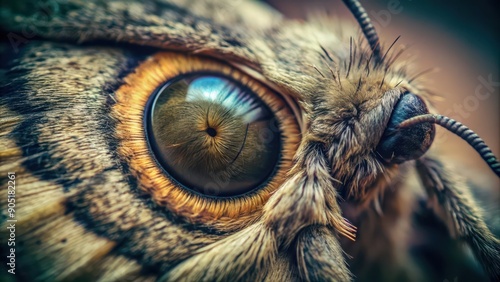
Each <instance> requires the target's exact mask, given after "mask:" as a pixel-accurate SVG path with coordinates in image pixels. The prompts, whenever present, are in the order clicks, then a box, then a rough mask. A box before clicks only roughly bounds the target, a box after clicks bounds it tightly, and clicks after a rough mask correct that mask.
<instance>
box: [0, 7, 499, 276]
mask: <svg viewBox="0 0 500 282" xmlns="http://www.w3.org/2000/svg"><path fill="white" fill-rule="evenodd" d="M174 2H175V3H174ZM40 5H41V4H40V3H39V2H38V1H25V2H22V3H18V2H12V3H9V4H8V6H6V7H2V8H1V9H0V26H1V27H2V29H3V30H4V31H6V32H5V34H6V38H7V39H6V40H7V41H6V42H7V43H9V44H10V48H9V47H7V49H9V50H8V51H5V54H6V55H3V57H5V58H8V62H6V63H5V64H3V65H2V71H1V72H0V77H2V80H1V84H0V94H1V100H0V112H1V117H0V119H1V121H2V128H1V132H0V144H1V147H0V156H1V157H2V159H1V161H0V171H1V172H2V175H1V176H0V177H2V178H1V181H2V182H1V183H2V187H3V186H4V185H5V182H6V179H5V178H4V177H5V175H6V173H5V172H7V171H15V172H16V174H17V175H18V182H17V186H18V189H17V203H18V206H17V210H18V213H17V219H18V225H17V228H18V229H17V230H18V231H17V232H18V233H17V236H18V237H17V241H16V247H17V253H16V256H17V258H18V269H20V270H21V269H22V272H21V271H20V273H19V274H18V276H17V277H18V278H19V279H26V280H40V281H53V280H72V279H81V280H89V279H91V280H99V279H100V280H101V281H124V280H125V281H154V280H156V279H160V281H178V280H181V281H196V280H200V281H237V280H243V281H262V280H267V281H279V280H283V281H293V280H299V281H300V280H302V281H347V280H350V279H351V278H352V277H354V276H355V277H357V278H358V279H360V280H365V281H367V280H371V279H374V277H376V278H377V279H383V280H390V281H397V280H402V279H404V280H420V279H431V280H436V281H443V279H445V278H448V277H446V276H445V277H443V276H441V275H440V274H436V275H434V274H433V272H435V271H436V269H437V268H439V267H437V266H433V265H429V264H428V263H425V262H422V261H420V262H419V261H418V255H414V254H412V253H411V252H410V247H411V245H412V241H411V240H410V238H411V234H412V233H416V232H417V231H418V228H415V227H413V226H412V224H411V222H412V217H413V216H414V215H413V211H422V210H423V211H428V209H427V208H425V206H421V205H419V200H421V199H424V200H425V199H427V198H428V199H429V200H430V202H431V203H435V202H432V201H433V200H434V199H436V196H437V199H439V201H438V202H439V204H438V205H433V206H432V208H433V211H435V214H434V213H431V215H430V217H432V218H436V215H437V216H438V217H439V218H441V219H443V220H444V223H445V224H446V225H447V226H448V229H449V231H451V234H452V235H455V237H456V238H458V239H462V240H464V241H465V242H467V243H469V244H470V246H471V248H472V250H473V251H474V253H475V254H476V255H477V257H478V258H479V261H480V264H482V265H484V267H485V269H486V270H488V273H489V275H490V277H492V279H495V278H498V275H499V269H500V266H499V262H498V256H499V243H498V240H497V239H496V238H494V237H493V235H492V234H491V232H490V231H489V230H488V228H487V226H486V225H485V223H484V221H483V220H482V216H481V213H480V212H479V209H478V208H477V205H476V203H475V201H474V199H473V198H472V197H471V196H470V195H469V194H468V193H467V192H465V191H467V189H468V188H467V186H466V185H465V182H464V181H463V180H461V179H459V178H458V177H457V178H455V176H454V173H453V172H452V170H451V169H448V168H447V167H445V166H442V165H441V163H440V162H438V161H436V160H434V159H422V160H420V161H418V162H417V171H418V173H419V177H420V178H422V179H423V180H424V181H423V184H424V185H423V187H421V185H419V182H418V180H417V179H416V177H415V162H407V163H405V164H403V165H386V164H385V163H383V162H382V161H381V160H380V158H379V157H378V156H377V153H376V151H375V148H376V147H377V145H378V143H379V140H380V138H381V137H382V135H383V132H384V129H385V126H386V125H387V123H388V121H389V119H390V116H391V113H392V110H393V108H394V106H395V104H396V103H397V101H398V99H399V97H400V96H401V95H402V94H403V93H404V92H405V91H411V92H412V93H413V94H415V95H418V96H419V97H420V98H421V99H423V101H425V102H426V103H429V98H430V97H429V93H428V92H427V91H426V90H425V88H423V86H422V85H420V84H418V83H417V82H416V81H415V80H414V79H413V78H412V74H414V72H412V71H411V70H409V69H408V62H404V61H403V62H400V61H398V60H397V56H398V54H400V53H399V52H398V51H399V50H397V49H393V50H392V51H391V52H389V53H388V55H387V58H386V60H385V63H383V64H377V63H375V62H374V61H373V60H371V53H370V51H369V48H368V47H367V45H366V43H365V42H364V40H363V39H362V38H361V37H360V35H359V31H358V28H357V26H356V25H354V24H353V23H351V24H352V25H347V24H344V25H343V26H342V28H341V27H340V25H339V24H338V22H337V21H336V20H331V19H327V18H325V17H321V16H318V17H316V18H314V19H312V20H311V21H309V22H295V21H288V20H284V19H281V16H279V15H278V14H277V13H276V12H274V11H271V10H270V9H267V8H265V7H263V6H261V4H256V3H252V2H243V3H242V4H241V5H242V6H238V7H234V8H235V10H224V9H227V7H233V6H231V1H229V0H228V1H206V2H199V1H172V2H167V1H78V0H68V1H60V2H59V1H54V2H50V5H45V6H40ZM236 8H238V10H236ZM256 18H258V19H259V20H255V19H256ZM35 35H36V36H35ZM383 46H386V45H383ZM165 49H167V50H174V51H177V52H182V53H190V54H192V55H197V56H206V57H211V58H217V59H219V60H220V61H222V62H224V63H225V64H228V65H232V66H234V67H237V68H239V69H241V70H242V71H244V72H247V73H248V74H249V75H250V76H254V77H255V78H256V79H258V80H260V81H261V82H262V83H263V84H265V85H267V86H268V87H270V88H272V89H274V90H276V91H277V92H279V93H280V95H282V96H284V97H287V99H288V101H292V102H294V103H297V104H298V105H300V113H296V114H299V116H297V119H298V120H300V122H299V124H300V125H302V135H301V137H302V138H301V140H300V147H299V148H298V150H297V151H296V152H295V156H294V166H293V167H292V168H291V169H290V171H289V172H288V174H287V176H286V177H285V179H283V181H282V183H281V185H280V186H279V187H278V188H277V189H276V190H275V191H274V192H273V193H272V195H271V197H270V198H269V200H268V201H267V202H266V203H265V204H264V205H263V207H261V208H258V209H256V210H254V211H253V213H252V216H250V217H237V216H235V217H234V218H230V219H231V221H227V218H225V219H224V218H222V219H220V221H218V220H212V221H206V222H200V221H193V220H189V217H188V216H184V215H183V214H180V213H177V211H173V210H170V209H169V208H168V205H165V204H164V203H160V202H157V201H155V198H153V197H152V196H151V195H150V194H148V193H146V192H145V191H144V190H141V189H140V187H141V185H142V184H141V183H142V181H144V178H147V177H148V176H144V175H141V173H142V171H134V172H132V170H131V168H130V166H129V161H132V160H133V158H134V152H130V154H128V155H127V156H124V149H123V148H121V147H120V146H121V144H122V142H123V139H124V138H123V136H126V135H127V132H116V130H117V129H121V128H122V127H120V124H122V123H123V122H124V120H123V119H125V118H126V117H125V116H124V115H117V114H116V112H114V111H113V109H115V108H116V107H117V106H118V107H119V106H120V104H119V103H120V102H122V100H120V99H122V98H123V97H122V98H120V97H118V98H119V99H117V93H118V94H120V95H124V94H123V93H125V94H127V93H128V92H126V91H123V89H122V88H121V87H124V85H125V84H126V83H124V80H123V79H124V78H125V77H129V76H130V75H133V73H134V70H136V69H137V68H138V67H139V66H140V65H141V64H143V63H144V61H145V60H146V59H147V58H150V57H151V56H153V55H154V54H156V53H157V52H159V51H160V50H165ZM0 50H5V48H3V49H0ZM384 50H386V49H384ZM125 80H126V79H125ZM131 95H133V94H131ZM118 96H119V95H118ZM117 104H118V105H117ZM118 148H120V150H118ZM127 149H128V150H133V148H131V147H130V148H125V150H127ZM423 188H425V189H423ZM436 188H437V189H436ZM423 191H427V192H428V194H425V193H424V192H423ZM429 196H430V197H429ZM0 203H1V207H2V212H4V211H5V208H4V207H5V206H6V198H5V197H0ZM2 216H3V217H2V223H3V224H4V225H5V224H6V223H4V219H6V214H2ZM345 217H347V218H349V219H350V221H352V223H350V222H349V221H348V220H346V219H345ZM200 218H201V219H203V218H204V217H203V216H202V217H200ZM225 220H226V221H225ZM227 222H231V223H234V224H231V226H227V224H226V223H227ZM353 224H354V225H353ZM440 224H441V223H439V222H438V223H437V224H436V225H437V226H442V224H441V225H440ZM4 225H2V229H1V231H0V236H1V238H2V242H1V243H2V244H1V246H0V249H1V250H2V255H3V254H4V247H5V246H6V244H5V242H4V238H6V237H5V236H6V234H7V232H8V231H6V230H7V229H6V228H5V226H4ZM355 226H357V227H358V229H357V230H356V227H355ZM432 232H433V231H429V234H433V233H432ZM437 233H438V234H446V235H442V237H443V238H444V239H442V240H443V242H454V243H456V242H455V241H453V240H452V239H450V238H449V236H447V231H446V230H445V229H444V228H443V230H440V231H438V232H437ZM347 238H349V239H352V240H354V239H356V241H355V242H352V241H349V240H348V239H347ZM426 244H428V243H426ZM449 249H453V250H454V252H453V253H452V252H451V251H449ZM436 250H437V251H436V252H439V253H440V254H441V255H442V256H443V257H444V261H445V264H446V263H448V260H449V261H450V265H451V266H449V267H450V268H451V269H452V271H450V272H446V273H444V274H443V275H447V274H448V273H457V272H459V270H460V267H461V265H466V264H467V265H468V264H469V262H470V260H471V258H470V256H467V254H464V252H463V250H461V249H460V247H457V246H456V244H455V245H453V246H452V247H450V248H445V247H444V246H437V247H436ZM421 257H422V256H421ZM421 257H420V258H421ZM451 257H456V258H457V259H456V260H451V259H450V258H451ZM495 258H496V259H495ZM457 261H458V262H457ZM419 263H420V265H419ZM453 263H454V264H453ZM429 269H430V270H429ZM463 273H465V274H464V275H465V276H466V277H469V276H467V275H472V276H473V277H475V278H476V279H478V277H482V278H484V276H483V275H484V274H483V273H482V272H481V270H480V269H478V268H477V265H474V266H473V267H472V269H469V270H465V271H464V272H463ZM471 273H472V274H471Z"/></svg>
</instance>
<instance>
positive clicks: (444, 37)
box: [266, 0, 500, 211]
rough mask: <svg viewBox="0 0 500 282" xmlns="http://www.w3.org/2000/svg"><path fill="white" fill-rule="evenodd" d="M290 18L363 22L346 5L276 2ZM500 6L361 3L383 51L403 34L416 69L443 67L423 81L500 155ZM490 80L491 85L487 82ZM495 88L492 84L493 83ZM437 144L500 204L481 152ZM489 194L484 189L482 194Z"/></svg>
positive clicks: (446, 136) (442, 107) (448, 138)
mask: <svg viewBox="0 0 500 282" xmlns="http://www.w3.org/2000/svg"><path fill="white" fill-rule="evenodd" d="M266 2H267V3H268V4H270V5H271V6H273V7H274V8H276V9H277V10H279V11H280V12H282V13H284V14H285V15H286V16H287V17H291V18H298V19H305V18H306V17H307V15H308V14H309V13H310V12H314V11H318V10H319V11H326V13H327V14H329V15H331V16H338V17H341V18H343V19H346V20H349V21H351V22H353V23H355V20H354V18H353V16H352V15H351V14H350V12H349V11H348V10H347V8H345V6H344V5H343V3H342V1H340V0H334V1H332V0H310V1H301V0H269V1H266ZM499 2H500V1H497V0H495V1H493V0H487V1H486V0H482V1H431V0H420V1H412V0H399V1H398V0H371V1H361V3H362V4H363V6H364V7H365V9H366V11H367V12H368V14H369V16H370V18H371V19H372V21H373V22H374V25H375V27H376V28H377V32H378V33H379V37H380V38H381V42H382V46H385V47H386V48H387V46H388V45H389V44H390V43H392V41H393V40H394V39H396V37H398V36H399V35H401V38H400V39H399V41H398V43H397V45H401V44H404V45H406V46H411V48H410V49H409V50H408V51H407V52H406V53H405V54H404V55H403V57H405V55H406V56H410V55H416V56H417V57H418V60H417V61H416V62H415V64H416V66H415V67H416V69H418V70H426V69H429V68H433V67H437V68H438V71H437V72H433V73H429V74H427V75H425V77H422V79H425V81H426V84H427V86H428V88H430V90H432V91H433V92H434V93H436V94H438V95H440V96H442V97H443V99H442V101H437V102H436V103H435V104H434V106H435V107H436V108H437V110H438V111H439V113H441V114H444V115H447V116H449V117H451V118H454V119H456V120H458V121H460V122H462V123H464V124H465V125H467V126H468V127H470V128H471V129H472V130H474V131H475V132H476V133H478V134H479V136H481V137H482V138H483V139H484V140H485V141H486V144H488V145H489V146H490V147H491V149H492V150H493V152H494V153H495V155H496V156H499V155H500V131H499V128H500V111H499V108H500V107H499V106H500V52H499V51H500V38H499V37H500V36H499V34H500V30H499V26H500V25H499V23H500V21H499V17H498V14H499V12H500V9H499ZM487 81H489V83H487ZM488 84H489V85H488ZM435 145H439V150H440V152H442V153H443V154H445V155H446V156H449V158H452V159H453V160H456V166H457V167H458V168H459V169H463V172H464V174H467V175H469V176H471V177H472V181H474V183H476V184H478V185H480V186H483V187H490V188H492V190H493V191H494V194H495V202H496V203H497V205H496V208H495V207H493V208H495V209H496V210H497V211H498V210H499V208H498V206H499V205H498V203H500V189H498V188H500V181H499V180H498V178H497V177H496V176H495V175H494V173H493V172H491V171H490V170H489V168H488V166H487V165H486V164H485V163H484V162H483V161H482V159H481V158H480V157H479V155H478V154H477V153H476V152H475V151H474V150H473V149H471V148H470V147H469V146H468V145H467V143H465V142H464V141H462V140H461V139H460V138H458V137H456V136H454V135H452V134H450V133H448V132H447V131H446V130H442V129H441V130H439V129H438V134H437V136H436V139H435ZM478 192H479V193H481V191H478Z"/></svg>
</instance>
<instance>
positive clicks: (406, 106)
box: [377, 93, 436, 164]
mask: <svg viewBox="0 0 500 282" xmlns="http://www.w3.org/2000/svg"><path fill="white" fill-rule="evenodd" d="M428 113H429V110H428V109H427V106H426V105H425V103H424V101H423V100H422V99H420V98H419V97H418V96H417V95H415V94H412V93H406V94H404V95H403V96H402V97H401V98H400V99H399V101H398V103H397V104H396V106H395V107H394V110H393V111H392V115H391V118H390V120H389V123H388V124H387V127H386V129H385V132H384V134H383V136H382V138H381V140H380V142H379V144H378V146H377V152H378V154H379V155H380V156H381V157H382V158H383V159H384V161H385V162H386V163H391V164H399V163H403V162H405V161H409V160H415V159H418V158H420V157H421V156H422V155H423V154H425V152H427V150H428V149H429V147H430V146H431V144H432V141H433V140H434V135H435V131H436V130H435V126H434V124H432V123H421V124H418V125H415V126H412V127H409V128H398V125H399V124H400V123H401V122H403V121H404V120H407V119H409V118H411V117H415V116H419V115H423V114H428Z"/></svg>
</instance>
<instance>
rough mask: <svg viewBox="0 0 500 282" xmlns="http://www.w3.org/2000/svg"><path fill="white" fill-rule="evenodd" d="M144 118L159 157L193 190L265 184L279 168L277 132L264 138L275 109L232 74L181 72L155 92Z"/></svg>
mask: <svg viewBox="0 0 500 282" xmlns="http://www.w3.org/2000/svg"><path fill="white" fill-rule="evenodd" d="M145 119H146V120H145V123H146V131H147V137H148V141H149V144H150V147H151V149H152V151H153V153H154V156H155V158H156V160H157V162H158V163H159V164H160V165H161V166H162V168H163V169H164V171H165V172H166V174H167V175H168V176H170V177H171V178H172V179H173V180H175V181H177V182H178V183H179V184H180V185H181V186H183V187H184V188H186V189H189V190H191V191H194V192H198V193H201V194H207V193H205V192H206V191H211V192H210V193H213V189H214V188H217V190H218V191H216V192H217V193H216V195H217V196H218V197H225V196H235V195H242V194H244V193H247V192H249V191H252V190H254V189H257V188H258V187H260V186H263V185H266V184H267V182H268V181H269V179H270V178H271V177H272V175H273V173H274V172H275V170H276V168H277V165H278V162H279V159H280V149H281V140H280V137H279V134H277V136H276V138H272V139H268V138H263V137H265V136H263V134H265V133H266V132H269V131H270V129H271V128H276V129H278V128H279V127H278V126H277V120H276V118H275V116H274V114H273V112H272V111H271V110H270V108H269V107H268V106H267V105H266V104H264V102H263V101H262V100H261V99H260V98H259V97H258V96H257V95H256V94H255V93H253V92H252V91H251V90H250V89H249V88H247V87H245V86H243V85H241V84H240V83H238V82H237V81H235V80H233V79H231V78H229V77H225V76H223V75H218V74H201V73H189V74H183V75H180V76H177V77H175V78H173V79H171V80H170V81H167V82H166V83H165V84H164V85H162V86H161V87H159V88H158V89H157V91H156V92H155V93H154V94H153V95H151V98H150V101H149V103H148V105H147V113H146V115H145ZM278 131H279V129H278Z"/></svg>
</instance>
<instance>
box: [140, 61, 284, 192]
mask: <svg viewBox="0 0 500 282" xmlns="http://www.w3.org/2000/svg"><path fill="white" fill-rule="evenodd" d="M190 75H196V76H205V75H206V76H208V75H209V76H216V77H220V78H223V79H226V80H228V81H231V82H232V83H234V84H235V85H237V86H238V87H240V88H241V89H242V91H247V92H248V93H252V95H254V96H255V97H256V98H257V99H259V101H261V103H262V104H263V105H265V106H266V107H267V108H268V109H269V111H270V112H271V113H273V115H274V117H275V118H276V121H277V122H278V128H279V129H280V132H279V139H280V140H279V154H278V156H277V161H276V165H275V166H274V168H273V170H272V171H271V172H270V173H269V175H268V176H267V177H266V178H265V180H264V181H263V182H262V183H260V184H259V185H257V186H255V187H253V188H251V189H249V190H248V191H246V192H244V193H241V194H237V195H221V196H217V195H209V194H203V193H201V192H199V191H197V190H195V189H192V188H189V187H187V186H186V185H185V184H183V183H181V182H180V181H178V180H177V179H176V178H175V176H173V175H172V174H171V173H170V172H169V171H168V170H167V169H166V168H165V166H166V164H163V163H162V160H160V159H159V158H157V155H160V154H159V152H158V149H157V148H155V146H153V145H152V142H154V140H152V138H151V137H150V134H151V133H150V131H151V130H150V129H151V128H152V124H151V123H152V120H151V116H152V115H151V111H152V109H153V106H154V104H155V103H156V101H157V99H158V98H159V96H160V95H159V94H160V93H162V92H163V90H164V89H166V88H167V87H169V86H170V85H172V84H173V83H175V82H177V81H179V80H181V79H183V78H184V77H186V76H190ZM270 91H272V90H270ZM273 92H274V91H273ZM275 95H278V94H275ZM142 120H143V128H144V131H143V133H144V137H145V139H146V144H147V147H148V150H149V152H150V155H151V157H152V159H153V161H154V162H155V164H156V165H157V166H158V167H159V168H160V170H161V171H162V173H163V174H164V176H165V177H166V178H168V180H169V181H170V182H171V183H172V184H174V185H175V186H177V187H179V188H181V189H183V190H184V191H186V192H188V193H192V194H194V195H197V196H199V197H203V198H209V199H213V200H228V199H229V200H230V199H237V198H245V197H250V196H252V195H255V194H257V193H258V192H259V191H260V190H262V189H264V188H266V187H267V185H269V183H270V182H271V181H272V180H273V179H274V178H275V177H276V175H277V173H278V171H279V170H280V166H282V165H283V164H282V162H283V150H284V138H285V136H283V131H282V130H281V128H282V121H281V120H280V119H279V118H278V117H277V116H276V115H275V114H274V111H273V110H272V109H271V107H270V106H269V105H267V103H266V102H265V101H263V99H262V98H260V96H259V95H258V94H256V93H255V92H254V91H253V90H252V89H251V88H250V87H248V86H246V85H244V84H243V83H241V82H240V81H238V80H237V79H235V78H233V77H231V76H229V75H225V74H222V73H218V72H215V71H193V72H186V73H181V74H179V75H177V76H175V77H172V78H171V79H169V80H167V81H166V82H164V83H163V84H161V85H160V86H159V87H157V88H156V89H155V90H154V91H153V92H152V93H151V95H150V96H149V97H148V100H147V102H146V105H145V107H144V111H143V118H142Z"/></svg>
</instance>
